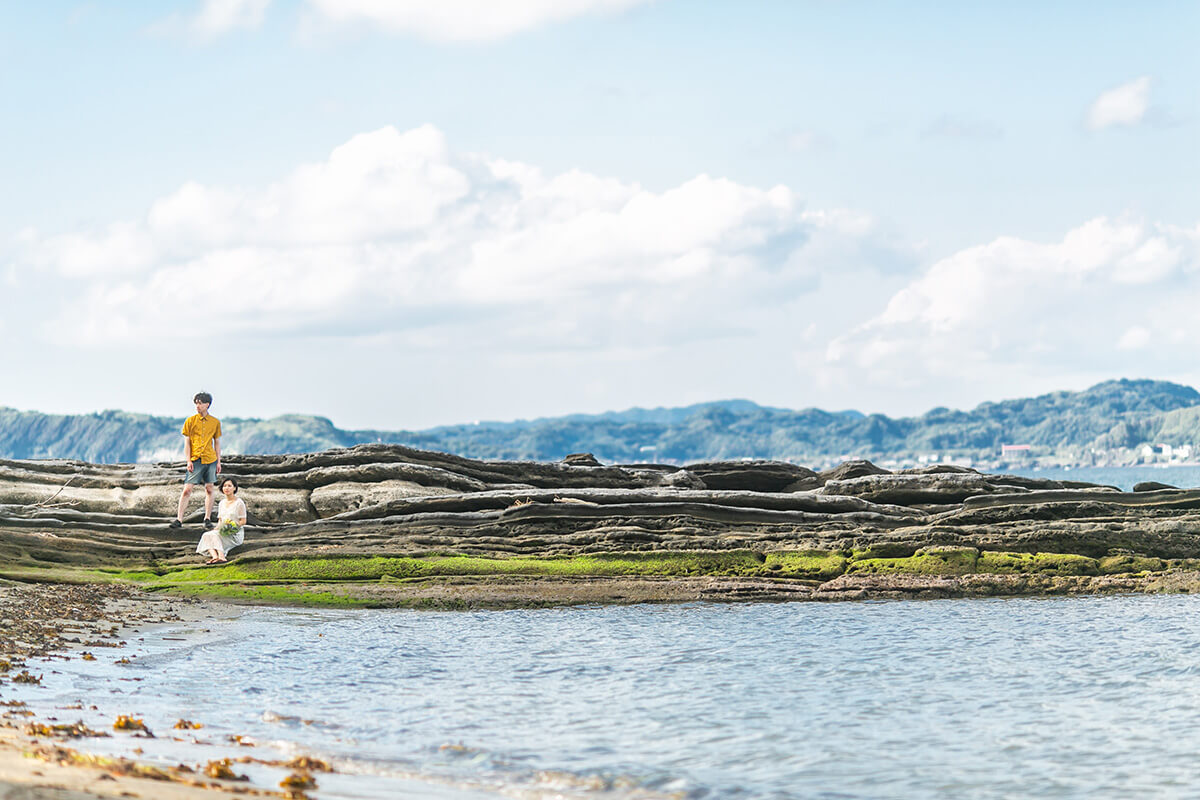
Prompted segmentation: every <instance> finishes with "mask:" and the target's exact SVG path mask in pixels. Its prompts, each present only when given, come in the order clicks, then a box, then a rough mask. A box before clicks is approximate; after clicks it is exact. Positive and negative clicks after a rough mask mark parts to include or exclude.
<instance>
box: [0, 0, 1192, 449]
mask: <svg viewBox="0 0 1200 800" xmlns="http://www.w3.org/2000/svg"><path fill="white" fill-rule="evenodd" d="M1198 36H1200V4H1197V3H1192V2H1154V1H1153V0H1150V1H1149V2H1145V3H1136V4H1134V3H1125V2H1103V0H1101V1H1100V2H1096V1H1095V0H1092V1H1091V2H1086V3H1084V2H1056V3H1041V2H1021V1H1020V0H1016V1H1006V2H982V1H981V2H975V3H945V2H923V0H912V2H906V3H895V2H857V1H856V0H786V1H778V2H776V1H772V0H739V1H738V2H732V1H731V0H730V1H727V2H726V1H720V2H719V1H717V0H178V1H175V0H155V2H134V1H132V0H130V1H128V2H123V3H101V2H55V1H54V0H47V2H44V3H16V2H10V3H0V102H2V103H3V107H4V118H3V119H4V124H3V125H0V153H3V156H0V186H3V187H4V190H3V191H0V336H2V337H3V339H4V341H5V342H6V343H7V346H6V347H5V348H3V351H2V352H0V406H8V407H12V408H18V409H22V410H38V411H46V412H56V413H90V412H94V411H99V410H102V409H114V408H120V409H125V410H128V411H136V412H147V413H154V414H167V415H172V416H183V415H185V414H187V413H190V412H191V402H190V401H191V397H192V395H193V394H195V393H196V392H197V391H200V390H207V391H209V392H211V393H212V394H213V395H214V404H213V407H212V411H213V413H214V414H216V415H218V416H221V415H228V416H235V417H271V416H275V415H278V414H284V413H302V414H317V415H321V416H325V417H328V418H330V419H331V420H332V421H333V422H334V423H335V424H337V425H338V426H340V427H344V428H378V429H393V430H394V429H419V428H424V427H430V426H434V425H441V424H454V423H462V422H471V421H475V420H511V419H528V418H535V417H543V416H555V415H559V414H568V413H597V412H602V411H606V410H621V409H626V408H630V407H634V406H641V407H656V406H680V405H687V404H691V403H697V402H705V401H711V400H721V399H731V398H746V399H749V400H753V401H755V402H758V403H761V404H764V405H770V406H778V407H784V408H797V409H799V408H808V407H813V406H816V407H820V408H826V409H829V410H842V409H851V408H853V409H858V410H860V411H864V412H880V413H885V414H889V415H892V416H901V415H914V414H921V413H924V412H925V411H928V410H929V409H931V408H934V407H937V406H948V407H952V408H972V407H974V406H975V405H977V404H978V403H980V402H984V401H989V400H1001V399H1005V398H1013V397H1023V396H1030V395H1035V394H1040V393H1043V392H1048V391H1054V390H1059V389H1068V390H1079V389H1084V388H1087V387H1088V386H1090V385H1092V384H1094V383H1097V382H1099V381H1103V380H1108V379H1112V378H1120V377H1130V378H1156V379H1162V380H1172V381H1177V382H1180V383H1185V384H1188V385H1194V386H1200V365H1198V364H1197V359H1196V355H1195V354H1196V344H1195V343H1196V342H1197V341H1198V340H1200V292H1198V291H1197V290H1198V289H1200V188H1198V187H1200V147H1198V145H1200V135H1198V134H1200V92H1198V87H1200V55H1198V53H1200V48H1197V47H1196V46H1195V43H1196V41H1197V37H1198Z"/></svg>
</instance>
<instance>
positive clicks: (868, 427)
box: [0, 380, 1200, 464]
mask: <svg viewBox="0 0 1200 800" xmlns="http://www.w3.org/2000/svg"><path fill="white" fill-rule="evenodd" d="M182 422H183V419H182V417H179V418H174V417H154V416H150V415H146V414H131V413H128V412H124V411H106V412H101V413H96V414H82V415H56V414H41V413H38V412H36V411H16V410H13V409H9V408H0V457H3V458H77V459H83V460H87V461H93V462H106V463H113V462H129V461H165V460H175V459H179V458H181V457H182V439H181V437H180V435H179V427H180V425H181V424H182ZM222 425H223V426H224V431H225V437H224V439H223V445H224V449H225V451H226V452H227V453H261V454H277V453H301V452H312V451H317V450H324V449H327V448H330V447H345V446H351V445H354V444H360V443H364V442H387V443H396V444H405V445H409V446H412V447H419V448H423V449H429V450H440V451H444V452H451V453H458V454H460V455H465V456H470V457H474V458H501V459H532V460H547V461H548V460H557V459H560V458H562V457H563V456H565V455H566V454H568V453H575V452H591V453H595V454H596V455H597V456H598V457H599V458H601V459H602V460H604V461H607V462H626V463H629V462H638V461H659V462H667V463H687V462H693V461H704V460H714V459H737V458H772V459H788V460H792V461H796V462H799V463H805V464H819V463H824V462H828V461H830V460H836V459H840V458H845V457H862V458H871V459H874V460H886V459H888V458H900V459H903V458H906V457H912V456H916V455H923V454H937V455H938V456H939V457H941V458H943V459H945V458H949V457H951V456H955V457H965V458H972V459H976V460H978V459H988V458H992V459H994V458H996V457H997V456H998V454H999V452H1000V447H1001V445H1002V444H1028V445H1031V446H1032V447H1033V448H1034V450H1035V452H1036V453H1038V454H1041V455H1047V454H1059V455H1061V456H1063V457H1064V458H1067V459H1069V460H1075V461H1081V460H1086V458H1088V457H1092V456H1091V455H1089V454H1094V453H1096V452H1102V453H1110V452H1111V453H1116V452H1125V451H1130V450H1132V449H1134V448H1137V447H1139V446H1140V445H1143V444H1147V443H1151V444H1157V443H1162V444H1171V445H1176V446H1178V445H1183V444H1200V392H1197V391H1196V390H1195V389H1193V388H1191V387H1188V386H1181V385H1179V384H1174V383H1168V382H1165V381H1151V380H1114V381H1107V382H1105V383H1101V384H1097V385H1096V386H1093V387H1091V388H1090V389H1087V390H1086V391H1082V392H1053V393H1050V394H1045V395H1041V396H1039V397H1030V398H1021V399H1016V400H1005V401H1002V402H995V403H983V404H981V405H979V406H978V407H976V408H975V409H973V410H971V411H956V410H952V409H947V408H935V409H933V410H932V411H929V412H928V413H926V414H924V415H922V416H920V417H903V418H898V419H893V418H891V417H887V416H884V415H882V414H870V415H864V414H860V413H858V412H855V411H842V412H829V411H822V410H820V409H815V408H809V409H804V410H800V411H794V410H789V409H782V408H769V407H764V406H759V405H756V404H754V403H752V402H749V401H746V400H731V401H723V402H715V403H704V404H700V405H695V406H689V407H685V408H669V409H663V408H659V409H630V410H628V411H621V412H610V413H606V414H594V415H581V414H576V415H571V416H565V417H554V418H547V419H536V420H529V421H525V420H522V421H517V422H485V423H479V424H470V425H451V426H445V427H439V428H431V429H428V430H421V431H406V430H393V431H382V430H380V431H375V430H358V431H355V430H343V429H340V428H337V427H335V426H334V424H333V423H332V422H331V421H330V420H328V419H325V418H323V417H312V416H302V415H286V416H281V417H275V418H273V419H265V420H263V419H239V418H230V417H223V418H222ZM1125 455H1126V456H1128V455H1129V454H1128V453H1127V452H1126V453H1125Z"/></svg>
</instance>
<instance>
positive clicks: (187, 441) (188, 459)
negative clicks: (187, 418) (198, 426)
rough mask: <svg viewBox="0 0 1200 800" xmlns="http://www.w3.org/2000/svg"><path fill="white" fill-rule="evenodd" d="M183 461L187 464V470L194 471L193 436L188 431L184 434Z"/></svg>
mask: <svg viewBox="0 0 1200 800" xmlns="http://www.w3.org/2000/svg"><path fill="white" fill-rule="evenodd" d="M183 462H184V463H185V464H187V471H188V472H191V471H192V437H190V436H188V435H187V434H186V433H185V434H184V435H183Z"/></svg>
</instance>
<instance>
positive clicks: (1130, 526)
mask: <svg viewBox="0 0 1200 800" xmlns="http://www.w3.org/2000/svg"><path fill="white" fill-rule="evenodd" d="M224 466H225V473H226V474H229V475H234V476H236V477H237V478H238V479H239V480H240V482H241V483H242V491H241V496H242V497H243V498H244V499H245V501H246V503H247V505H248V507H249V509H250V514H251V527H250V529H249V531H248V533H247V536H246V544H245V545H244V546H243V547H242V548H240V549H239V550H238V551H236V552H237V555H238V556H239V557H245V558H252V557H267V558H274V557H291V556H299V557H303V556H337V555H363V554H372V555H376V554H377V555H428V554H433V553H464V554H476V555H497V556H502V555H541V556H547V555H572V554H580V553H597V552H616V551H649V550H655V551H679V550H736V549H750V550H754V551H759V552H767V551H779V550H792V551H803V550H819V551H824V552H830V551H859V552H861V551H870V552H872V553H876V554H879V555H880V556H881V557H882V556H889V557H907V556H911V555H913V554H914V553H916V552H917V551H918V550H920V549H921V548H928V547H931V546H944V547H951V548H953V547H964V548H978V549H979V550H992V551H1020V552H1030V553H1033V552H1047V553H1076V554H1081V555H1087V556H1090V557H1102V556H1105V555H1107V554H1109V553H1110V552H1116V551H1119V552H1128V553H1133V554H1136V555H1138V556H1145V557H1155V558H1175V559H1178V558H1196V557H1200V490H1167V489H1160V490H1155V491H1143V492H1137V493H1133V492H1121V491H1118V490H1116V489H1115V488H1113V487H1105V486H1096V485H1092V484H1085V483H1079V482H1066V481H1051V480H1037V479H1030V478H1021V477H1017V476H1011V475H985V474H981V473H978V472H975V471H973V470H967V469H963V468H961V467H933V468H925V469H922V470H910V471H905V472H900V473H892V472H888V471H887V470H884V469H882V468H880V467H878V466H876V465H874V464H871V463H870V462H866V461H855V462H847V463H846V464H843V465H842V466H841V467H838V468H837V469H834V470H829V471H827V472H823V473H816V472H813V471H812V470H809V469H805V468H804V467H799V466H796V465H793V464H785V463H780V462H764V461H735V462H710V463H702V464H692V465H687V466H685V467H684V468H682V469H681V468H679V467H678V466H670V465H659V464H635V465H625V466H620V465H617V466H605V465H602V464H599V463H598V462H596V461H595V459H594V458H591V457H585V456H583V455H580V456H577V457H572V458H571V459H569V460H566V461H563V462H557V463H537V462H506V461H478V460H473V459H466V458H461V457H458V456H453V455H447V454H444V453H434V452H428V451H422V450H414V449H411V448H406V447H400V446H394V445H361V446H358V447H353V448H348V449H338V450H329V451H325V452H322V453H312V454H305V455H292V456H241V457H230V458H228V459H225V461H224ZM181 477H182V468H181V467H178V466H174V465H170V464H154V465H147V464H139V465H115V466H106V465H96V464H88V463H84V462H78V461H50V460H48V461H0V557H3V558H4V559H5V560H6V561H7V562H8V563H9V564H11V565H19V564H46V563H69V564H119V563H146V562H149V561H159V562H167V563H174V562H178V561H182V560H186V559H190V558H193V557H194V554H193V551H194V548H195V543H196V541H197V539H198V537H199V534H200V531H199V525H198V524H196V523H197V522H198V519H199V516H200V508H201V501H200V498H201V497H202V490H201V491H198V492H196V493H194V494H193V497H192V506H191V508H192V514H191V516H190V517H189V524H187V525H185V526H184V528H183V529H171V528H170V527H168V523H169V522H170V521H171V519H172V518H173V517H174V510H175V505H176V502H177V500H178V497H179V490H180V482H181Z"/></svg>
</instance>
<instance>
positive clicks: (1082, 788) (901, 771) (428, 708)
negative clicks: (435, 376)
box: [3, 470, 1200, 800]
mask: <svg viewBox="0 0 1200 800" xmlns="http://www.w3.org/2000/svg"><path fill="white" fill-rule="evenodd" d="M1083 473H1084V471H1083V470H1070V471H1068V472H1067V473H1066V474H1069V475H1071V479H1076V478H1077V477H1080V478H1082V479H1084V480H1093V479H1099V478H1101V476H1100V475H1099V474H1096V473H1094V472H1093V473H1091V477H1082V474H1083ZM1038 474H1044V473H1038ZM1157 474H1160V475H1161V474H1162V473H1157ZM1142 479H1143V477H1142V476H1141V475H1138V476H1123V477H1121V478H1120V480H1115V479H1112V478H1103V479H1102V480H1100V481H1099V482H1103V483H1111V484H1114V485H1121V486H1123V487H1126V486H1128V485H1131V483H1130V481H1133V482H1137V481H1139V480H1142ZM1159 479H1160V480H1161V481H1162V482H1164V483H1174V484H1176V485H1192V484H1190V483H1189V482H1188V480H1186V479H1182V478H1179V477H1173V478H1172V480H1164V479H1162V478H1159ZM207 611H208V613H207V614H205V615H203V616H202V618H201V619H200V620H199V621H195V620H193V621H188V622H174V623H166V624H160V625H154V626H146V627H143V628H136V629H129V630H126V631H125V632H124V634H123V635H124V638H125V641H126V643H127V645H126V647H124V648H121V649H119V650H118V649H113V650H111V651H108V650H105V651H101V650H96V651H93V652H95V653H96V656H97V659H96V660H95V661H85V660H82V659H81V658H80V657H79V655H78V654H68V655H67V657H65V658H54V659H49V660H45V661H41V662H37V663H31V664H30V669H31V670H32V671H33V672H34V673H39V674H41V675H42V684H41V685H36V686H31V685H23V686H17V685H15V684H11V683H10V684H7V685H5V686H4V687H3V695H4V700H13V699H20V700H24V701H27V702H28V703H29V705H30V708H31V710H33V711H34V713H35V715H36V718H37V719H39V720H42V721H47V720H51V719H52V720H53V721H57V722H66V723H70V722H75V721H82V722H84V723H85V724H86V725H88V726H89V727H91V728H94V729H97V730H103V731H106V732H109V733H111V734H112V735H111V736H110V737H107V738H92V739H84V740H79V741H77V742H73V743H72V746H75V747H78V748H80V749H83V750H85V751H87V752H92V753H98V754H107V755H121V756H136V757H137V758H139V759H140V760H142V761H146V762H149V763H155V764H160V765H163V766H167V765H173V764H178V763H185V764H188V765H191V766H196V765H198V764H201V763H203V762H205V761H208V760H213V759H219V758H226V757H230V758H235V759H237V758H239V757H245V758H247V759H250V760H247V761H244V762H243V763H235V764H234V768H235V770H236V771H238V772H242V773H244V774H246V775H247V776H248V777H249V778H250V780H251V782H252V785H253V786H256V787H260V788H273V787H274V786H275V785H276V784H277V783H278V781H280V780H281V779H282V778H283V777H284V776H285V775H286V774H287V770H284V769H281V768H279V767H273V766H268V765H263V764H260V763H257V762H256V761H255V760H253V759H257V760H272V759H277V758H289V757H291V756H294V755H298V754H308V755H313V756H316V757H318V758H321V759H325V760H327V761H329V762H330V763H331V764H332V765H333V767H334V768H335V769H336V772H334V773H332V774H324V773H321V774H317V775H316V779H317V781H318V787H317V788H316V789H315V790H313V791H311V792H310V795H311V796H313V797H316V798H328V799H330V800H333V799H334V798H346V799H349V798H371V799H375V798H378V799H380V800H382V799H384V798H388V799H390V798H446V799H449V800H482V798H522V799H528V800H571V799H573V798H605V799H608V798H611V799H612V800H649V799H651V798H679V799H682V798H706V799H707V798H722V799H724V798H730V799H731V800H742V799H746V800H749V799H750V798H762V799H763V800H809V799H818V800H835V799H836V800H850V799H858V798H862V799H863V800H866V799H868V798H1029V797H1038V798H1130V797H1154V798H1176V797H1177V798H1190V797H1196V796H1197V795H1198V794H1200V789H1198V788H1197V787H1200V759H1198V758H1197V757H1196V753H1197V752H1200V647H1198V646H1197V645H1198V644H1200V596H1191V595H1161V596H1152V595H1117V596H1097V597H1046V598H1030V597H1023V598H996V599H952V600H905V601H865V602H863V601H859V602H837V603H803V602H802V603H745V604H720V603H691V604H677V605H631V606H576V607H566V608H555V609H539V610H509V611H462V612H438V611H413V610H355V611H348V610H311V609H286V608H270V607H258V606H255V607H238V606H230V605H228V604H220V603H213V604H211V605H210V606H208V607H207ZM120 659H126V660H127V661H128V663H118V662H119V660H120ZM118 714H129V715H133V716H135V717H137V718H140V719H142V720H143V721H144V722H145V724H146V725H147V726H148V727H149V729H150V730H151V731H152V732H153V733H154V734H155V736H154V738H141V737H137V736H135V735H133V734H129V733H125V732H116V731H113V730H112V723H113V721H114V720H115V718H116V716H117V715H118ZM180 719H185V720H189V721H191V722H196V723H200V724H202V725H203V727H202V728H199V729H195V730H179V729H176V728H174V727H173V726H174V725H175V724H176V722H177V721H178V720H180Z"/></svg>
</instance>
